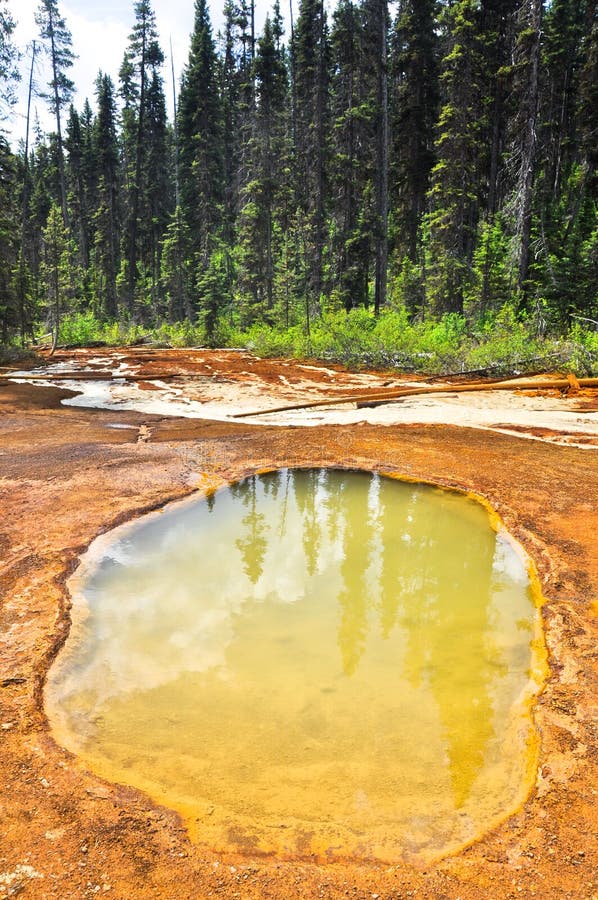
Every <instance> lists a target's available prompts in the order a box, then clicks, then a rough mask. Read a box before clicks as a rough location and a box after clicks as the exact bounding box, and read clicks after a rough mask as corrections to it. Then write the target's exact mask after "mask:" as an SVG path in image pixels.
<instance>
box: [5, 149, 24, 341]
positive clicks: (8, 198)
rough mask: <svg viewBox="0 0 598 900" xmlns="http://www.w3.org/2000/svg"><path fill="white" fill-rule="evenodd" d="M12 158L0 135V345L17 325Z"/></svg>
mask: <svg viewBox="0 0 598 900" xmlns="http://www.w3.org/2000/svg"><path fill="white" fill-rule="evenodd" d="M16 174H17V171H16V159H15V157H14V156H13V154H12V153H11V151H10V148H9V146H8V142H7V141H6V139H5V138H4V137H3V136H2V135H1V134H0V248H1V250H0V343H4V344H6V343H8V340H9V337H11V335H12V334H13V333H14V332H15V331H16V330H17V328H18V327H19V325H20V324H21V322H20V316H19V309H18V296H17V291H16V286H15V283H14V279H13V273H14V271H15V270H16V263H17V257H18V250H19V229H18V225H17V223H18V205H17V198H18V194H17V190H16V186H17V179H16Z"/></svg>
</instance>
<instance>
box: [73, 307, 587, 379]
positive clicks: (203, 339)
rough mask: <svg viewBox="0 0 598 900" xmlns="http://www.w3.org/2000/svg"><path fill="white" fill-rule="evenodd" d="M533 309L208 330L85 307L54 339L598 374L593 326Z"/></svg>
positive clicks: (404, 367)
mask: <svg viewBox="0 0 598 900" xmlns="http://www.w3.org/2000/svg"><path fill="white" fill-rule="evenodd" d="M542 331H543V333H540V331H539V328H538V323H537V321H536V320H535V319H534V317H532V316H519V315H517V314H516V313H515V312H514V311H513V309H512V308H511V307H509V306H505V307H503V309H502V310H500V311H499V312H498V313H495V314H494V315H492V316H486V317H485V318H483V319H478V320H477V321H468V320H467V319H466V318H465V317H463V316H459V315H455V314H449V315H445V316H443V317H442V318H436V319H434V318H429V319H423V320H415V321H413V320H410V319H409V316H408V314H407V312H406V310H404V309H399V310H388V311H385V312H384V313H382V314H381V315H380V316H378V317H375V316H374V315H373V314H372V313H370V312H369V311H367V310H364V309H357V310H354V311H352V312H350V313H348V314H347V313H345V312H333V313H325V314H324V315H322V316H321V317H319V318H318V319H315V320H314V321H312V322H311V323H310V328H309V330H308V329H307V328H306V326H305V325H304V324H301V325H293V326H291V327H290V328H287V329H280V328H276V327H272V326H268V325H264V324H256V325H253V326H252V327H250V328H248V329H242V328H240V327H239V326H238V325H236V324H234V323H231V322H230V321H226V320H219V321H218V322H217V323H216V326H215V328H214V330H213V331H212V334H211V335H210V336H208V335H207V334H206V330H205V327H204V326H203V325H193V324H191V323H190V322H188V321H187V322H180V323H175V324H169V323H162V324H160V325H158V326H155V327H146V326H141V325H132V324H124V323H120V322H108V323H103V322H100V321H99V320H98V319H96V318H95V317H94V316H93V314H91V313H84V314H81V313H79V314H75V315H70V316H67V317H65V318H64V319H63V321H62V323H61V330H60V344H61V345H63V346H64V345H66V346H89V345H93V344H98V343H104V344H106V345H107V346H118V345H127V344H128V345H135V344H145V345H149V346H156V347H201V346H211V347H245V348H247V349H248V350H251V351H252V352H254V353H256V354H257V355H258V356H265V357H275V356H285V357H289V358H297V359H306V358H309V359H316V360H321V361H324V362H335V363H341V364H343V365H345V366H347V367H350V368H381V369H391V370H392V369H395V370H398V371H408V372H421V373H422V374H428V375H443V374H447V373H467V372H472V373H473V372H479V373H481V374H484V373H486V372H487V373H488V374H496V375H510V374H518V373H526V372H533V371H543V370H555V369H559V370H561V371H572V372H575V373H577V374H578V375H591V374H598V331H596V330H592V329H591V328H588V327H585V326H582V325H581V324H580V323H576V324H575V325H573V326H572V327H571V328H570V329H569V331H568V332H567V333H566V334H556V333H555V334H551V333H549V332H547V331H544V328H543V329H542Z"/></svg>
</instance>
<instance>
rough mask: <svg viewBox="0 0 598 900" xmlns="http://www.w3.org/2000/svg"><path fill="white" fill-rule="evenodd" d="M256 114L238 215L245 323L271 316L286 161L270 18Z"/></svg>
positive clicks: (260, 59)
mask: <svg viewBox="0 0 598 900" xmlns="http://www.w3.org/2000/svg"><path fill="white" fill-rule="evenodd" d="M254 71H255V81H256V112H255V121H254V126H253V137H252V140H251V145H250V151H251V179H250V181H249V183H248V184H247V185H246V187H245V190H244V201H245V203H244V206H243V209H242V211H241V216H240V233H239V243H240V249H241V257H242V266H241V276H240V277H241V285H242V288H244V289H245V290H246V291H247V292H248V294H249V298H250V302H246V303H245V315H246V319H247V320H249V321H251V319H253V318H255V317H257V316H258V315H260V314H264V313H265V314H266V316H269V317H271V316H272V310H273V305H274V269H275V255H276V247H275V243H276V233H275V230H276V228H275V226H276V222H275V219H276V211H277V207H278V201H279V193H280V189H281V187H282V186H283V183H284V179H285V174H284V167H285V163H286V162H287V161H288V147H287V142H286V134H287V115H286V109H287V97H288V94H287V88H288V84H287V71H286V66H285V62H284V58H283V55H282V52H281V48H280V46H278V47H277V43H276V35H275V29H274V25H273V23H272V21H271V19H270V17H269V16H267V17H266V22H265V25H264V31H263V34H262V36H261V37H260V39H259V40H258V45H257V53H256V57H255V61H254Z"/></svg>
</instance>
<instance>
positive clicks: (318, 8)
mask: <svg viewBox="0 0 598 900" xmlns="http://www.w3.org/2000/svg"><path fill="white" fill-rule="evenodd" d="M291 52H292V54H293V70H294V75H295V86H294V87H295V96H296V104H297V108H296V134H295V152H296V165H297V169H296V193H297V201H298V206H299V209H300V211H301V214H302V220H303V222H302V232H303V234H302V236H301V237H302V244H303V247H304V254H305V258H304V270H305V276H306V277H305V286H304V292H305V297H306V303H307V304H308V305H311V307H312V308H313V309H314V310H316V309H317V308H318V306H319V302H320V295H321V293H322V289H323V283H324V247H325V243H326V212H327V192H328V157H329V142H328V122H329V113H330V110H329V75H330V72H329V60H330V47H329V38H328V28H327V23H326V10H325V7H324V2H323V0H301V3H300V6H299V18H298V20H297V26H296V28H295V33H294V40H293V45H292V48H291ZM308 308H309V306H308Z"/></svg>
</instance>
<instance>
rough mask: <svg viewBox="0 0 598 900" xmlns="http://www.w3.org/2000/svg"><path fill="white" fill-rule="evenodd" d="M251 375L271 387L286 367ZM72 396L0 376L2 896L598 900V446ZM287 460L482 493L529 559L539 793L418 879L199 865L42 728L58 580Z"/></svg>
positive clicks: (60, 623) (147, 810)
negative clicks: (233, 420)
mask: <svg viewBox="0 0 598 900" xmlns="http://www.w3.org/2000/svg"><path fill="white" fill-rule="evenodd" d="M102 352H103V351H102ZM145 352H146V354H147V351H145ZM142 355H143V354H142V353H140V354H139V359H141V357H142ZM65 356H68V355H65ZM150 356H151V354H150ZM63 358H65V357H63ZM182 358H183V357H182V356H179V357H178V359H179V360H181V359H182ZM227 359H232V360H234V355H232V354H231V355H222V363H221V365H222V367H225V366H226V360H227ZM160 365H161V364H160ZM231 365H233V366H234V365H235V363H234V362H233V363H231ZM256 366H261V368H262V373H261V374H262V375H263V377H265V378H266V377H270V376H271V377H272V378H273V379H275V378H276V377H277V372H276V366H277V363H276V362H273V361H269V362H264V363H258V362H256ZM243 367H244V368H245V367H246V362H243ZM284 372H285V375H286V377H287V378H288V377H289V368H288V364H285V368H284ZM225 375H226V377H231V373H230V372H229V371H226V372H225ZM151 376H152V373H151V371H149V369H148V377H149V378H151ZM310 377H311V376H310ZM313 377H314V378H315V379H316V378H317V376H316V375H314V376H313ZM345 392H346V388H345ZM64 396H66V393H65V392H64V391H62V390H58V389H56V388H43V387H34V386H31V385H17V384H13V383H11V382H8V381H5V380H3V379H0V476H1V478H0V498H1V503H0V509H1V517H0V598H1V603H0V630H1V633H2V642H1V644H0V751H1V752H0V897H3V896H17V895H19V896H23V897H31V898H36V900H37V898H39V900H43V898H59V900H66V898H91V897H96V896H103V895H107V896H109V897H114V898H122V900H135V898H164V900H178V898H190V900H191V898H203V897H210V896H220V897H224V898H237V897H239V898H260V900H261V898H264V900H266V898H280V900H282V898H284V900H293V898H344V897H350V898H364V900H365V898H380V900H391V898H392V900H399V898H400V900H402V898H407V897H418V898H430V900H458V898H461V900H468V898H480V900H482V898H483V900H500V898H513V897H515V898H517V897H521V898H530V897H538V898H540V900H564V898H585V900H590V898H596V897H598V877H597V875H596V868H595V867H596V842H595V835H596V833H597V824H598V816H597V813H596V809H597V804H596V779H595V772H596V769H595V763H596V751H597V746H598V741H597V736H596V731H595V726H596V720H595V718H594V720H593V719H592V704H593V703H594V704H595V696H596V695H595V674H596V655H597V653H596V619H595V613H596V597H597V584H598V478H597V461H598V456H597V455H596V452H595V450H593V449H586V450H584V449H580V448H575V447H567V446H560V445H556V444H554V443H548V442H543V441H541V440H526V439H521V438H518V437H516V436H511V435H505V434H499V433H492V432H490V431H484V430H480V429H469V428H456V427H451V426H444V425H442V426H439V425H437V426H417V425H413V426H405V425H402V426H388V427H380V426H371V425H360V426H353V427H351V428H347V427H342V426H321V427H313V428H305V429H304V428H288V427H286V428H285V427H271V426H268V427H266V426H249V425H245V424H228V423H226V422H219V423H213V422H209V421H201V420H194V419H176V418H165V417H158V416H148V415H144V414H140V413H136V412H115V411H101V410H92V409H89V410H87V409H81V408H69V407H64V406H60V400H61V398H63V397H64ZM584 402H585V403H587V404H588V406H590V407H592V408H595V400H594V399H593V397H592V396H587V397H586V398H585V400H584ZM114 424H120V425H123V424H124V425H129V426H132V427H130V428H114V427H112V426H113V425H114ZM288 465H293V466H308V465H312V466H313V465H315V466H320V465H328V466H339V465H342V466H348V467H359V468H365V469H371V470H376V471H386V472H396V473H400V474H402V475H405V476H407V477H409V478H414V479H423V480H426V481H432V482H436V483H438V484H441V485H447V486H452V487H456V488H461V489H465V490H472V491H475V492H477V493H478V494H480V495H482V496H483V497H485V498H486V499H487V500H488V501H489V503H490V504H491V505H492V506H493V507H494V509H496V510H497V512H498V513H499V514H500V516H501V517H502V519H503V521H504V522H505V524H506V525H507V527H508V528H509V530H510V531H511V533H512V534H514V535H515V536H516V537H517V538H518V539H519V540H520V541H521V543H522V544H523V546H524V547H525V548H526V549H527V551H528V552H529V554H530V555H531V557H532V558H533V560H534V561H535V564H536V566H537V569H538V572H539V575H540V579H541V583H542V588H543V592H544V595H545V598H546V604H545V606H544V608H543V616H544V623H545V631H546V639H547V644H548V648H549V666H550V675H549V678H548V681H547V684H546V688H545V690H544V692H543V694H542V695H541V697H540V698H539V700H538V702H537V705H536V708H535V718H536V722H537V726H538V729H539V731H540V734H541V741H542V746H541V754H540V764H539V770H538V779H537V783H536V785H535V787H534V789H533V791H532V793H531V795H530V797H529V798H528V800H527V802H526V803H525V805H524V806H523V808H522V809H521V810H519V811H518V812H516V813H515V814H514V815H511V816H510V817H509V818H507V819H506V821H505V822H504V823H503V824H502V825H501V826H499V827H498V828H496V829H495V830H494V831H492V832H491V833H490V834H486V835H485V836H482V837H481V838H480V839H479V840H478V841H477V842H476V843H474V844H473V845H471V846H470V847H468V848H467V849H465V850H463V851H461V852H460V853H458V854H457V855H454V856H452V857H450V858H447V859H444V860H442V861H440V862H437V863H435V864H434V865H430V866H429V867H428V868H426V869H421V868H419V869H418V868H414V867H412V866H410V865H408V864H406V863H397V864H395V865H392V866H388V865H380V864H374V863H368V862H355V861H351V860H348V861H346V862H342V863H335V864H329V865H325V864H321V863H318V862H317V861H310V860H295V861H292V860H291V861H285V860H278V859H274V858H250V857H235V858H232V857H230V858H229V857H227V858H222V857H217V856H216V855H213V856H210V855H207V854H206V853H205V851H200V850H199V848H198V847H196V846H195V845H193V844H192V843H191V842H190V841H189V840H188V837H187V834H186V831H185V829H184V827H183V825H182V823H181V821H180V820H179V818H178V817H177V815H176V814H175V813H173V812H171V811H168V810H166V809H163V808H160V807H157V806H156V805H155V804H154V803H152V801H151V799H150V798H148V797H147V796H145V795H143V794H141V793H139V792H137V791H135V790H133V789H131V788H127V787H123V786H118V785H114V784H111V783H108V782H105V781H102V780H101V779H99V778H98V777H96V776H94V775H93V774H92V773H90V772H88V771H86V770H85V769H84V767H83V766H82V764H81V763H80V762H78V760H77V759H76V758H74V757H73V756H72V755H70V754H69V753H67V752H66V751H65V750H63V749H62V748H61V747H59V746H58V745H57V744H56V743H55V742H54V740H53V739H52V737H51V735H50V733H49V730H48V723H47V721H46V718H45V715H44V711H43V685H44V678H45V675H46V672H47V671H48V667H49V666H50V665H51V662H52V660H53V658H54V656H55V654H56V653H57V651H58V650H59V648H60V646H61V644H62V642H63V641H64V639H65V637H66V635H67V633H68V628H69V598H68V595H67V591H66V589H65V582H66V579H67V578H68V576H69V574H70V573H72V572H73V570H74V569H75V567H76V565H77V559H78V557H79V555H80V554H81V553H82V551H83V550H84V549H85V547H86V546H87V545H88V544H89V542H90V541H91V540H92V539H93V538H94V537H95V536H96V535H98V534H99V533H101V532H104V531H107V530H108V529H110V528H112V527H114V526H115V525H116V524H118V523H120V522H123V521H125V520H128V519H131V518H133V517H135V516H138V515H140V514H141V513H143V512H146V511H148V510H152V509H155V508H157V507H159V506H162V505H163V504H165V503H167V502H168V501H170V500H173V499H175V498H179V497H182V496H184V495H186V494H188V493H189V492H190V491H192V490H194V489H197V488H199V489H209V488H211V487H213V486H217V485H220V484H222V483H223V482H227V481H230V480H233V479H237V478H239V477H242V476H243V475H246V474H249V473H253V472H256V471H259V470H261V469H267V468H273V467H278V466H288Z"/></svg>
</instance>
